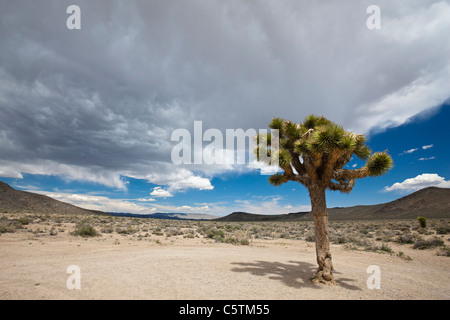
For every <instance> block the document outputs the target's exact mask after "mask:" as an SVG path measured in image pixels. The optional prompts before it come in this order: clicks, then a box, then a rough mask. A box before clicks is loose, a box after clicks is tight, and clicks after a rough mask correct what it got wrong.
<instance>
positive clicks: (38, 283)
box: [0, 233, 450, 300]
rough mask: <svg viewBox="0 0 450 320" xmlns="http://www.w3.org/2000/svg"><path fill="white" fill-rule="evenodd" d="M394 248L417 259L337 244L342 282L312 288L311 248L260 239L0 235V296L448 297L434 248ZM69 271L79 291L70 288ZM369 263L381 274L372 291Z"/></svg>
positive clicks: (445, 272)
mask: <svg viewBox="0 0 450 320" xmlns="http://www.w3.org/2000/svg"><path fill="white" fill-rule="evenodd" d="M392 248H393V249H394V250H395V251H396V252H397V251H403V252H404V253H405V254H407V255H408V256H410V257H411V258H412V260H411V261H406V260H404V259H401V258H399V257H398V256H395V255H389V254H381V253H375V252H365V251H354V250H348V249H344V248H343V247H342V246H340V245H333V248H332V253H333V255H334V256H333V261H334V265H335V269H336V270H335V277H336V280H337V283H338V285H337V286H327V285H323V284H313V283H312V282H311V280H310V279H311V277H313V275H314V271H315V269H316V262H315V252H314V245H313V244H312V243H308V242H305V241H301V240H286V241H282V242H281V241H275V240H260V241H255V242H253V243H252V244H251V245H250V246H236V245H230V244H225V243H214V242H213V241H205V240H204V239H197V238H195V239H186V238H182V237H179V238H173V239H171V240H170V241H166V242H164V241H162V242H161V243H157V242H155V241H152V242H150V241H132V240H129V239H127V238H126V237H123V238H120V239H117V238H116V237H114V236H109V235H107V236H102V237H97V238H89V239H83V238H80V237H75V236H71V235H68V234H67V233H58V235H56V236H45V237H41V238H36V237H30V235H27V234H26V233H11V234H2V235H1V237H0V270H1V272H0V299H2V300H5V299H170V300H174V299H175V300H184V299H195V300H197V299H202V300H207V299H227V300H230V299H231V300H238V299H283V300H287V299H289V300H291V299H352V300H353V299H449V298H450V284H449V282H448V279H449V278H448V276H449V267H450V259H449V258H448V257H442V256H437V255H436V254H435V250H413V249H412V248H410V246H405V245H402V246H401V247H400V245H399V247H396V246H395V245H392ZM70 265H76V266H78V267H79V268H80V283H81V289H68V287H67V279H68V278H69V277H70V276H71V275H70V274H68V273H67V268H68V266H70ZM369 265H377V266H379V268H380V271H381V277H380V283H381V288H380V289H369V288H368V287H367V284H366V282H367V279H368V278H369V277H370V276H371V274H369V273H367V268H368V266H369Z"/></svg>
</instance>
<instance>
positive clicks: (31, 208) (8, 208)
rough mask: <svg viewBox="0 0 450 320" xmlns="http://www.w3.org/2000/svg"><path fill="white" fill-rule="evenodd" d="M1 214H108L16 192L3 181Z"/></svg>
mask: <svg viewBox="0 0 450 320" xmlns="http://www.w3.org/2000/svg"><path fill="white" fill-rule="evenodd" d="M0 212H3V213H14V212H32V213H40V214H47V213H61V214H101V215H105V214H106V213H104V212H101V211H95V210H87V209H83V208H79V207H76V206H74V205H71V204H69V203H65V202H62V201H58V200H55V199H53V198H50V197H47V196H44V195H41V194H37V193H32V192H27V191H21V190H16V189H13V188H12V187H10V186H9V185H8V184H6V183H4V182H1V181H0Z"/></svg>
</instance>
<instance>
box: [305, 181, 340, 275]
mask: <svg viewBox="0 0 450 320" xmlns="http://www.w3.org/2000/svg"><path fill="white" fill-rule="evenodd" d="M308 189H309V195H310V198H311V207H312V214H313V217H314V229H315V241H316V257H317V264H318V265H319V268H318V269H317V274H316V277H315V278H314V281H315V282H324V283H334V280H333V274H332V273H331V271H332V270H333V262H332V260H331V252H330V239H329V235H328V212H327V204H326V200H325V188H323V187H321V186H318V185H311V186H310V187H309V188H308Z"/></svg>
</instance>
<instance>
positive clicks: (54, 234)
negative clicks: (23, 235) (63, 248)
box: [49, 226, 58, 236]
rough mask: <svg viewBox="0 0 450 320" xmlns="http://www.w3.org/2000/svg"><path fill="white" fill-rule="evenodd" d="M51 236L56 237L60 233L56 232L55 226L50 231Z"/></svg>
mask: <svg viewBox="0 0 450 320" xmlns="http://www.w3.org/2000/svg"><path fill="white" fill-rule="evenodd" d="M49 234H50V235H51V236H56V235H57V234H58V231H56V228H55V226H52V228H51V229H50V233H49Z"/></svg>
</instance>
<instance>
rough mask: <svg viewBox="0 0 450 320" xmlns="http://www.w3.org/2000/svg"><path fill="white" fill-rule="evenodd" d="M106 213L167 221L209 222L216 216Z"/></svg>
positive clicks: (179, 213)
mask: <svg viewBox="0 0 450 320" xmlns="http://www.w3.org/2000/svg"><path fill="white" fill-rule="evenodd" d="M107 213H108V214H110V215H112V216H118V217H130V218H151V219H169V220H211V219H214V218H217V216H213V215H211V214H204V213H181V212H176V213H166V212H156V213H151V214H137V213H126V212H107Z"/></svg>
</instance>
